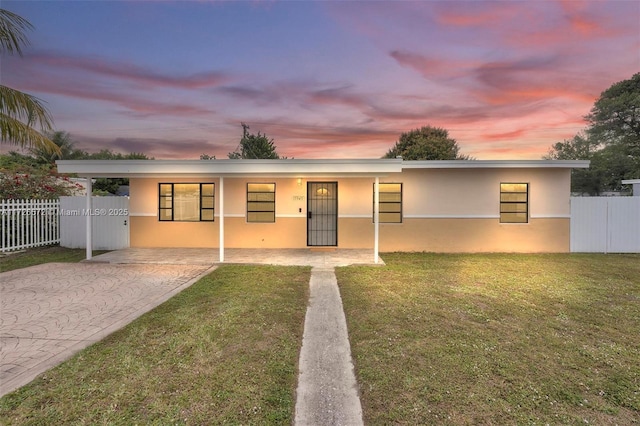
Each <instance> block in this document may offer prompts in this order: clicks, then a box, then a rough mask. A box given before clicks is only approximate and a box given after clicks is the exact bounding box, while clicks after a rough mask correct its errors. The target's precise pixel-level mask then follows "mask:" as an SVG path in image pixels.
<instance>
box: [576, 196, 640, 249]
mask: <svg viewBox="0 0 640 426" xmlns="http://www.w3.org/2000/svg"><path fill="white" fill-rule="evenodd" d="M571 251H572V252H595V253H640V197H571Z"/></svg>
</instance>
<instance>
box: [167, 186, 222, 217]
mask: <svg viewBox="0 0 640 426" xmlns="http://www.w3.org/2000/svg"><path fill="white" fill-rule="evenodd" d="M214 205H215V184H213V183H161V184H159V201H158V217H159V219H160V220H161V221H181V222H200V221H202V222H213V220H214V219H213V217H214V215H213V214H214Z"/></svg>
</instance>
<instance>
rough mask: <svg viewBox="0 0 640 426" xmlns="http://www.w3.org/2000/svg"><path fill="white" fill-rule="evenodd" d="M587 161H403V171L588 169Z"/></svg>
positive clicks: (588, 162)
mask: <svg viewBox="0 0 640 426" xmlns="http://www.w3.org/2000/svg"><path fill="white" fill-rule="evenodd" d="M589 164H590V161H588V160H440V161H404V162H403V164H402V168H403V169H505V168H506V169H513V168H519V169H526V168H536V169H540V168H542V169H544V168H563V169H584V168H588V167H589Z"/></svg>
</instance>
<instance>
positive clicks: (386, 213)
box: [373, 183, 402, 223]
mask: <svg viewBox="0 0 640 426" xmlns="http://www.w3.org/2000/svg"><path fill="white" fill-rule="evenodd" d="M375 190H376V188H375V184H373V191H374V202H375ZM379 193H380V194H379V195H380V216H379V220H380V223H402V184H401V183H381V184H380V187H379ZM373 212H374V214H375V205H374V206H373Z"/></svg>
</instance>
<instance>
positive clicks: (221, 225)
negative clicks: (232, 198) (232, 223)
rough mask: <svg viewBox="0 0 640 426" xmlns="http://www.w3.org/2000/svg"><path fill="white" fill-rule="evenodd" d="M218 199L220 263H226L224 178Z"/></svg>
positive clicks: (221, 181) (221, 179)
mask: <svg viewBox="0 0 640 426" xmlns="http://www.w3.org/2000/svg"><path fill="white" fill-rule="evenodd" d="M218 198H219V199H220V204H219V210H220V213H219V214H218V216H219V217H220V244H219V245H220V249H219V250H218V251H219V252H220V263H222V262H224V178H223V177H222V176H220V190H219V191H218Z"/></svg>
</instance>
